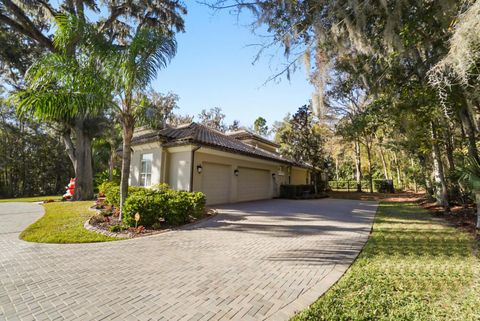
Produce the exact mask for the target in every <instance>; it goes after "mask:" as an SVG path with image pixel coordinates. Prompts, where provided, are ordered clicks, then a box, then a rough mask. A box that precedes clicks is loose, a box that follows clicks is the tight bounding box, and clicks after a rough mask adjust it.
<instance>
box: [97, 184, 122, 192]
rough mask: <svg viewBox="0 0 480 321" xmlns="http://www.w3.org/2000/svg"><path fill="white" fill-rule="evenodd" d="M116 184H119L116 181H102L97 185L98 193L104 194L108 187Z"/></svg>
mask: <svg viewBox="0 0 480 321" xmlns="http://www.w3.org/2000/svg"><path fill="white" fill-rule="evenodd" d="M117 186H119V185H118V183H117V182H113V181H104V182H103V183H102V184H100V185H98V193H99V194H101V195H105V194H106V193H107V191H108V190H109V189H111V188H113V187H117Z"/></svg>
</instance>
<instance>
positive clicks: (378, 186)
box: [373, 179, 395, 193]
mask: <svg viewBox="0 0 480 321" xmlns="http://www.w3.org/2000/svg"><path fill="white" fill-rule="evenodd" d="M373 184H374V188H375V190H376V191H377V192H378V193H395V188H394V187H393V181H392V180H387V179H375V180H373Z"/></svg>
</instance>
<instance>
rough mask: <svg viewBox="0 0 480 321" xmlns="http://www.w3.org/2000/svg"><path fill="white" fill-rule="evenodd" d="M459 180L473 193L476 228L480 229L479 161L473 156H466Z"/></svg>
mask: <svg viewBox="0 0 480 321" xmlns="http://www.w3.org/2000/svg"><path fill="white" fill-rule="evenodd" d="M461 173H462V175H461V176H460V181H461V182H463V183H465V184H466V185H467V186H468V187H470V188H471V189H472V191H473V192H474V193H475V200H476V203H477V229H480V162H479V161H478V159H476V158H474V157H467V159H466V161H465V165H464V167H463V168H462V169H461Z"/></svg>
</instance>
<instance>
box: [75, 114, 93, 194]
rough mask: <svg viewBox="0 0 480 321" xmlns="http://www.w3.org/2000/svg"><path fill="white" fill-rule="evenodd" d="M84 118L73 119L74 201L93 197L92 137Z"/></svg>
mask: <svg viewBox="0 0 480 321" xmlns="http://www.w3.org/2000/svg"><path fill="white" fill-rule="evenodd" d="M85 122H86V120H84V119H76V120H75V137H76V141H75V162H74V166H75V167H74V168H75V195H74V197H73V199H74V200H75V201H82V200H90V199H93V168H92V139H91V138H90V136H89V135H88V133H87V131H86V129H85Z"/></svg>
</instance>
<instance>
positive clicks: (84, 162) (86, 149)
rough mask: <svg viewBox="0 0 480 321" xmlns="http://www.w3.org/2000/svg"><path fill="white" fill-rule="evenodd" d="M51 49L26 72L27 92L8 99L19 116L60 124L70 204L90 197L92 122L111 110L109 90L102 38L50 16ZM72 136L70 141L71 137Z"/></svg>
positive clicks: (79, 23) (78, 23)
mask: <svg viewBox="0 0 480 321" xmlns="http://www.w3.org/2000/svg"><path fill="white" fill-rule="evenodd" d="M55 25H56V32H55V36H54V46H55V50H54V51H53V52H51V53H47V54H46V55H45V56H43V57H42V58H40V59H39V60H38V61H36V62H35V63H34V64H33V65H32V66H31V67H30V68H29V70H28V71H27V74H26V77H25V80H26V85H27V86H26V88H25V89H24V90H21V91H18V92H16V93H15V94H13V95H12V99H13V101H14V102H15V103H16V105H17V111H18V113H19V114H20V115H21V116H33V117H34V118H37V119H39V120H42V121H53V122H58V123H61V124H62V125H63V126H65V127H66V128H67V130H66V131H65V135H64V141H65V144H66V146H67V153H68V155H69V157H70V159H71V161H72V163H73V167H74V169H75V177H76V189H75V195H74V199H75V200H82V199H91V198H93V168H92V154H91V153H92V148H91V140H92V136H93V135H92V133H91V132H90V131H89V128H92V126H91V125H92V123H93V122H94V121H95V119H96V116H97V115H99V114H100V113H101V112H102V111H104V110H106V109H108V108H110V107H111V106H112V104H111V100H112V99H111V92H112V86H111V84H110V82H109V81H107V78H106V77H105V72H104V70H103V67H102V57H104V56H105V54H104V52H105V48H106V47H105V46H103V45H102V37H101V36H100V35H99V34H98V33H97V32H95V30H94V29H93V28H92V27H91V26H90V25H89V24H88V23H86V22H85V21H84V20H82V19H78V18H77V17H75V16H73V15H58V16H56V17H55ZM72 129H73V130H74V131H75V142H72V140H71V138H70V132H71V131H72Z"/></svg>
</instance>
